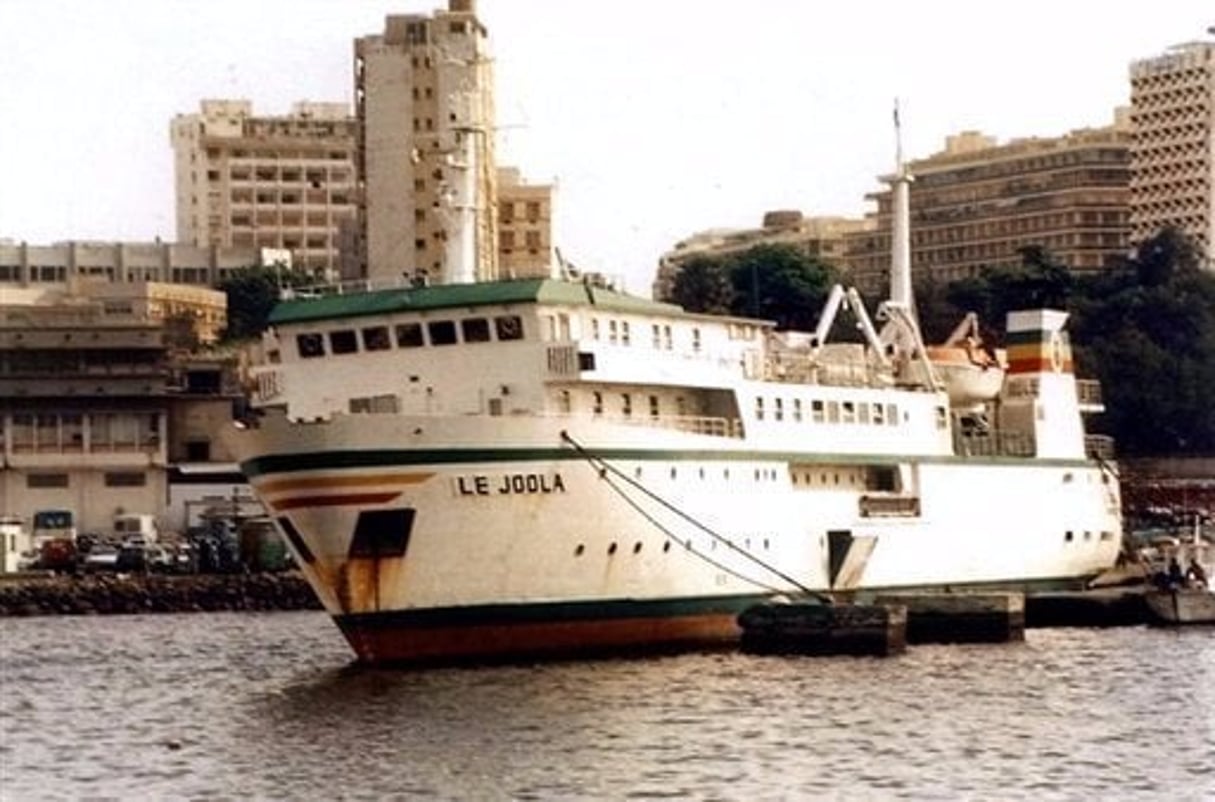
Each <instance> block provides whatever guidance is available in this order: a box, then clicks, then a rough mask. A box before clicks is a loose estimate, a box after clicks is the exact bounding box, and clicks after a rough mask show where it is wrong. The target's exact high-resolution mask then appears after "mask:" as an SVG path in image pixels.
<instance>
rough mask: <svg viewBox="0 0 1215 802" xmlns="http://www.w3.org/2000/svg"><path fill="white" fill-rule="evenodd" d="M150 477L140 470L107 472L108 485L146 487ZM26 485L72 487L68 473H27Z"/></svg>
mask: <svg viewBox="0 0 1215 802" xmlns="http://www.w3.org/2000/svg"><path fill="white" fill-rule="evenodd" d="M147 484H148V477H147V475H146V474H143V473H140V472H138V471H112V472H107V473H106V474H105V486H106V487H146V486H147ZM25 486H26V487H27V488H28V489H30V490H57V489H62V488H66V487H71V479H70V477H69V476H68V474H66V473H30V474H26V477H25Z"/></svg>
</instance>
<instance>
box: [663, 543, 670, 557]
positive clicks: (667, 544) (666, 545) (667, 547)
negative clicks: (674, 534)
mask: <svg viewBox="0 0 1215 802" xmlns="http://www.w3.org/2000/svg"><path fill="white" fill-rule="evenodd" d="M670 550H671V541H669V540H668V541H666V542H665V543H663V544H662V553H663V554H666V553H667V552H668V551H670Z"/></svg>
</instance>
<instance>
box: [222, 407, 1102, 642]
mask: <svg viewBox="0 0 1215 802" xmlns="http://www.w3.org/2000/svg"><path fill="white" fill-rule="evenodd" d="M234 445H235V447H236V448H237V449H238V450H239V452H240V453H241V455H242V460H243V462H242V466H243V468H244V470H245V472H246V473H247V475H248V476H249V478H250V481H251V482H252V484H253V486H254V488H255V489H256V490H257V492H258V494H259V496H260V497H261V498H262V500H263V501H264V502H265V503H266V505H267V507H268V509H269V510H270V512H271V514H272V515H273V516H274V517H275V518H276V520H277V521H278V522H279V524H280V527H281V528H282V529H283V531H284V533H285V534H286V535H287V536H288V540H289V542H290V543H291V545H292V548H293V550H294V551H295V555H296V557H297V559H298V561H299V564H300V565H301V567H302V569H303V571H304V573H305V575H306V577H307V578H308V580H309V581H310V582H311V584H312V585H313V587H314V588H315V590H316V591H317V594H318V596H319V597H320V599H321V601H322V603H323V604H324V606H325V608H326V610H327V611H328V612H329V613H330V614H331V615H333V617H334V619H335V621H336V622H337V624H338V625H339V627H340V628H341V629H342V631H343V632H344V634H345V635H346V636H347V638H348V640H349V641H350V643H351V645H352V647H353V648H354V650H355V651H356V653H357V654H358V655H359V657H360V659H362V660H365V661H369V662H397V661H408V662H415V661H428V660H443V661H445V660H458V659H465V658H470V657H472V658H494V657H502V656H509V657H516V656H521V655H543V654H567V653H593V652H611V651H616V650H620V649H630V648H635V647H645V648H665V647H679V646H686V645H690V644H712V643H720V642H728V641H732V640H733V639H735V638H737V637H738V634H739V631H738V628H737V625H736V623H735V616H736V615H737V613H738V612H739V611H740V610H741V609H743V608H744V607H746V606H747V605H749V604H751V603H754V602H755V601H758V600H761V599H763V598H767V597H769V596H771V595H773V594H776V593H786V594H795V593H799V592H804V591H805V590H812V591H821V592H833V593H855V592H858V591H859V592H864V591H869V590H877V589H892V588H935V589H955V590H962V589H966V588H979V587H983V588H995V587H1005V588H1017V589H1030V588H1034V587H1042V588H1046V587H1055V588H1058V587H1079V586H1081V585H1082V584H1083V583H1084V582H1085V581H1086V580H1087V579H1089V578H1091V577H1092V576H1094V575H1095V574H1097V573H1098V572H1100V571H1101V570H1103V569H1104V568H1106V567H1108V566H1109V565H1111V564H1112V563H1113V562H1114V560H1115V558H1116V556H1117V552H1118V549H1119V531H1120V522H1119V518H1118V494H1117V485H1116V483H1112V484H1111V483H1110V481H1109V479H1108V477H1106V476H1105V475H1104V474H1103V471H1102V469H1101V468H1100V467H1099V466H1098V465H1097V464H1096V463H1092V462H1088V461H1085V460H1083V459H1079V460H1067V459H1057V460H1041V459H1017V458H1007V457H1005V458H996V457H993V458H987V459H980V458H974V457H967V458H961V457H954V456H949V455H919V456H916V455H899V454H886V455H872V454H868V455H859V454H853V455H849V454H838V453H824V452H823V451H822V450H821V445H818V446H817V447H816V445H817V444H814V443H811V442H804V443H799V442H797V440H796V438H794V439H783V440H779V439H769V440H767V441H765V442H763V443H760V444H757V443H754V442H749V441H748V440H745V439H741V438H723V437H713V436H708V435H697V434H690V433H685V432H680V431H676V430H672V429H658V428H649V427H647V426H644V425H638V424H636V423H633V424H625V423H620V422H611V421H608V420H603V419H598V418H592V417H590V416H583V417H579V416H568V417H561V416H553V417H544V416H505V417H478V416H449V417H443V416H436V415H419V416H409V415H345V414H335V415H333V416H331V417H330V419H329V420H328V421H327V422H318V423H291V422H288V421H287V420H286V419H285V418H283V417H282V416H281V415H274V414H270V415H267V416H265V417H264V418H263V419H262V420H261V421H260V424H259V425H258V426H257V427H256V428H251V429H247V430H244V431H240V432H238V433H237V436H236V438H235V440H234ZM875 465H878V466H887V469H888V470H890V471H892V472H897V473H898V474H899V477H900V479H899V484H900V488H901V490H900V491H899V492H897V493H895V492H881V491H876V492H875V491H874V489H873V487H872V483H871V482H870V480H869V478H868V477H867V474H866V472H867V471H871V470H873V469H874V466H875ZM377 511H379V512H380V513H381V517H379V518H377V517H376V515H375V514H376V513H377ZM385 516H387V517H385Z"/></svg>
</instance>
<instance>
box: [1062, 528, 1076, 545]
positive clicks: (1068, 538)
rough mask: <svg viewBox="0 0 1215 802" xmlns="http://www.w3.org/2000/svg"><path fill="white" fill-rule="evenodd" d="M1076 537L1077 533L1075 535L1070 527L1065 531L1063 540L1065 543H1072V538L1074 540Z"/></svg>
mask: <svg viewBox="0 0 1215 802" xmlns="http://www.w3.org/2000/svg"><path fill="white" fill-rule="evenodd" d="M1074 538H1075V535H1074V534H1072V531H1071V530H1070V529H1069V530H1067V532H1065V533H1064V535H1063V542H1064V543H1071V542H1072V540H1073V539H1074Z"/></svg>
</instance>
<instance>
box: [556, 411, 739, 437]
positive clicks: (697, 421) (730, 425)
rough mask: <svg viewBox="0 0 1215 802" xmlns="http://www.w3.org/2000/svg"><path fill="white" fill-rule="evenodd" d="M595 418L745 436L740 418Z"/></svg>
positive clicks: (563, 415) (562, 415)
mask: <svg viewBox="0 0 1215 802" xmlns="http://www.w3.org/2000/svg"><path fill="white" fill-rule="evenodd" d="M539 417H545V418H572V417H578V418H585V416H584V415H573V414H570V413H567V412H545V413H540V414H539ZM594 419H595V420H601V421H606V422H608V423H619V424H624V425H627V426H642V427H646V428H651V429H674V430H676V431H680V432H688V433H690V434H704V435H709V436H711V437H730V438H734V439H738V440H741V439H742V437H743V422H742V421H741V420H740V419H738V418H718V417H711V416H708V415H677V416H663V415H660V416H658V417H652V416H645V415H596V416H595V417H594Z"/></svg>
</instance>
